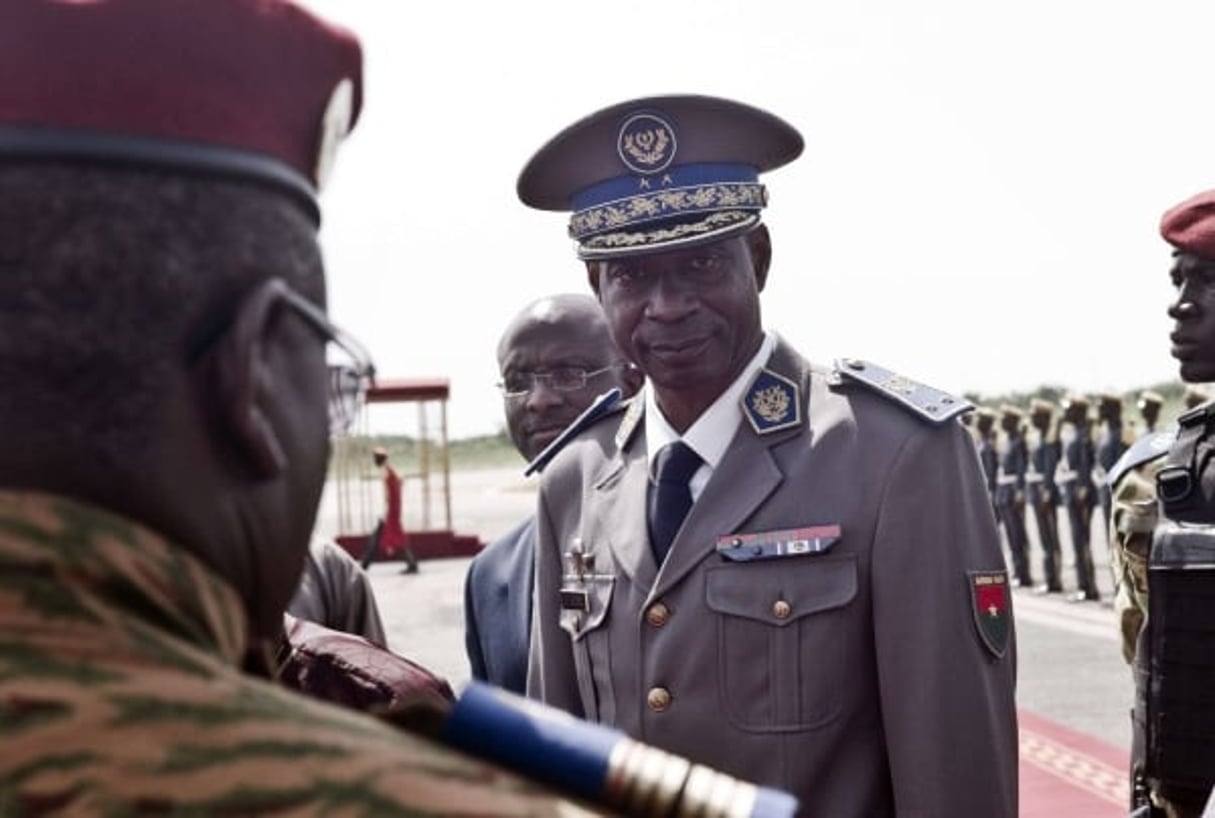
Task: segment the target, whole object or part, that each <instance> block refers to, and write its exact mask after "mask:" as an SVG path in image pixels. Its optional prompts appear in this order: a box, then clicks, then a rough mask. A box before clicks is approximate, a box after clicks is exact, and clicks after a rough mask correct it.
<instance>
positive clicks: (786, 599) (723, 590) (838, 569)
mask: <svg viewBox="0 0 1215 818" xmlns="http://www.w3.org/2000/svg"><path fill="white" fill-rule="evenodd" d="M856 572H857V569H856V557H855V556H852V555H844V556H839V557H815V558H814V559H807V560H796V561H794V560H774V561H771V562H752V563H736V564H731V565H719V566H715V567H713V568H710V569H709V570H708V572H707V576H706V589H705V603H706V604H707V605H708V607H709V608H710V609H712V610H714V611H716V612H718V613H721V614H727V615H729V616H738V617H743V618H745V619H754V620H756V621H759V622H764V623H767V624H769V625H776V626H778V627H779V626H784V625H788V624H789V623H791V622H795V621H797V620H798V619H800V618H801V617H803V616H809V615H810V614H814V613H819V612H821V611H826V610H831V609H832V608H839V607H841V606H843V605H846V604H848V603H849V602H851V601H852V599H853V598H854V597H855V596H856V588H857V579H856Z"/></svg>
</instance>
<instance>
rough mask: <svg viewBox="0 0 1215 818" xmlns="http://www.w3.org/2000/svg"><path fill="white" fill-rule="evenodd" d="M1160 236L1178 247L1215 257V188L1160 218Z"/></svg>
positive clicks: (1193, 197)
mask: <svg viewBox="0 0 1215 818" xmlns="http://www.w3.org/2000/svg"><path fill="white" fill-rule="evenodd" d="M1160 235H1161V236H1163V237H1164V240H1165V241H1167V242H1168V243H1169V244H1171V245H1173V246H1174V247H1176V248H1177V249H1178V250H1181V251H1183V252H1186V253H1190V254H1192V255H1195V256H1201V257H1202V258H1205V259H1211V260H1215V190H1208V191H1206V192H1204V193H1199V194H1198V195H1197V196H1192V197H1190V198H1189V199H1186V200H1185V201H1184V202H1182V203H1181V204H1179V205H1177V206H1176V207H1173V208H1171V209H1170V210H1168V211H1167V212H1166V213H1165V214H1164V216H1163V217H1161V219H1160Z"/></svg>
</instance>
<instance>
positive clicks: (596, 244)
mask: <svg viewBox="0 0 1215 818" xmlns="http://www.w3.org/2000/svg"><path fill="white" fill-rule="evenodd" d="M757 224H759V214H758V213H755V212H751V211H741V210H725V211H719V212H717V213H712V214H710V215H709V216H707V217H705V218H703V219H700V220H698V221H695V222H687V223H683V224H675V225H671V226H668V227H655V228H653V229H650V230H633V231H629V232H619V233H604V234H602V235H599V236H592V237H591V238H588V239H585V240H584V241H583V242H582V243H581V244H579V245H578V258H580V259H583V260H584V261H585V260H591V259H596V258H610V257H619V256H629V255H637V254H639V253H647V252H651V251H654V250H661V251H666V250H677V249H679V248H680V247H688V246H692V245H696V244H701V243H704V242H708V241H716V240H718V239H724V238H728V237H730V236H732V235H735V234H737V233H743V232H746V231H747V230H750V229H751V228H752V227H754V226H755V225H757Z"/></svg>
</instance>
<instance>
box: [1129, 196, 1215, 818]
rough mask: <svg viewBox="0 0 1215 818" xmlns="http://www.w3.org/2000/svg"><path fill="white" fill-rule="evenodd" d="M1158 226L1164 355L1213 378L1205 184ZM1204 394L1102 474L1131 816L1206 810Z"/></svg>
mask: <svg viewBox="0 0 1215 818" xmlns="http://www.w3.org/2000/svg"><path fill="white" fill-rule="evenodd" d="M1160 233H1161V236H1162V237H1163V238H1164V239H1165V241H1167V242H1168V243H1169V244H1170V245H1172V247H1173V264H1172V265H1171V269H1170V271H1169V274H1170V277H1171V279H1172V281H1173V284H1174V286H1175V287H1176V288H1177V295H1176V298H1175V299H1174V300H1173V302H1172V303H1171V304H1170V305H1169V307H1168V314H1169V317H1170V318H1171V319H1172V320H1173V327H1172V331H1171V333H1170V336H1169V338H1170V342H1171V352H1172V355H1173V357H1174V358H1176V359H1177V362H1178V365H1179V370H1180V375H1181V378H1182V380H1184V381H1186V382H1187V383H1189V384H1194V383H1196V382H1205V381H1210V380H1213V379H1215V310H1213V309H1212V304H1215V295H1213V293H1215V288H1213V286H1212V282H1213V281H1215V192H1207V193H1203V194H1199V195H1198V196H1195V197H1192V198H1191V199H1188V200H1186V201H1185V202H1182V203H1181V204H1179V205H1177V206H1176V207H1174V208H1171V209H1170V210H1169V211H1167V212H1166V213H1165V214H1164V216H1163V217H1162V219H1161V224H1160ZM1206 397H1207V396H1206V394H1205V393H1204V392H1203V391H1202V390H1201V389H1199V388H1198V387H1195V386H1192V385H1191V386H1190V387H1189V388H1187V390H1186V393H1185V396H1184V399H1183V400H1184V404H1185V407H1186V411H1185V412H1183V413H1182V415H1181V416H1180V418H1179V419H1178V420H1179V423H1178V424H1174V425H1173V426H1171V427H1170V428H1169V429H1167V430H1164V431H1160V432H1155V433H1149V434H1146V435H1143V436H1141V437H1140V438H1139V439H1138V440H1136V442H1135V443H1134V444H1133V445H1132V446H1131V447H1130V448H1129V449H1128V450H1127V451H1126V453H1125V454H1124V455H1123V457H1122V458H1121V459H1120V460H1119V461H1118V463H1117V464H1116V466H1115V468H1114V469H1113V470H1111V473H1110V475H1109V477H1108V480H1109V483H1110V485H1111V487H1112V491H1113V498H1114V509H1113V511H1114V513H1113V519H1112V520H1111V525H1110V554H1111V561H1112V563H1113V565H1114V568H1115V578H1116V581H1117V583H1118V594H1117V597H1116V599H1115V605H1116V607H1117V609H1118V611H1119V625H1120V628H1121V634H1122V652H1123V656H1124V657H1125V658H1126V659H1127V661H1128V662H1131V663H1132V666H1133V669H1134V674H1135V687H1136V697H1135V698H1136V701H1135V710H1134V718H1133V726H1134V730H1133V742H1132V753H1131V784H1132V795H1133V804H1132V806H1133V807H1135V808H1136V810H1135V812H1134V813H1133V814H1134V815H1136V816H1140V815H1149V814H1150V815H1153V816H1155V815H1162V816H1167V818H1197V816H1199V815H1200V814H1203V815H1206V814H1210V807H1209V806H1208V809H1207V810H1206V811H1204V809H1203V807H1204V804H1206V803H1207V800H1208V798H1209V796H1210V793H1211V790H1212V785H1213V784H1215V773H1213V772H1212V771H1213V770H1215V767H1213V766H1212V762H1213V760H1215V754H1213V753H1212V752H1211V748H1212V747H1213V746H1215V719H1213V718H1212V717H1211V714H1212V713H1215V710H1213V709H1212V705H1213V704H1215V699H1213V698H1212V696H1211V694H1210V690H1211V688H1210V682H1209V679H1210V678H1211V677H1210V673H1211V668H1212V667H1215V662H1213V661H1212V653H1211V648H1210V640H1209V638H1208V635H1209V633H1210V632H1211V631H1210V628H1211V625H1212V617H1211V616H1210V614H1209V611H1210V608H1209V605H1206V604H1205V602H1206V601H1209V599H1210V593H1211V587H1212V583H1211V576H1212V574H1211V572H1210V570H1209V568H1208V567H1207V566H1208V564H1209V556H1208V554H1209V542H1210V536H1211V535H1210V525H1211V524H1212V523H1215V519H1212V515H1211V511H1210V502H1209V498H1210V496H1211V494H1210V484H1211V481H1210V476H1209V471H1210V469H1209V467H1207V466H1206V460H1207V459H1208V458H1201V459H1199V458H1197V457H1194V455H1195V453H1196V452H1197V451H1198V450H1199V448H1200V447H1201V448H1202V449H1204V450H1207V449H1208V447H1209V445H1210V443H1209V439H1210V433H1209V430H1210V428H1211V426H1210V406H1209V404H1206ZM1204 404H1206V405H1204ZM1191 458H1193V459H1191ZM1196 463H1197V468H1195V464H1196ZM1178 476H1182V477H1184V478H1185V480H1184V482H1185V484H1186V487H1185V489H1184V490H1182V491H1177V490H1176V489H1177V485H1178V483H1177V481H1176V478H1177V477H1178ZM1178 521H1181V522H1183V523H1184V525H1178ZM1187 536H1191V537H1194V538H1195V539H1196V541H1198V542H1199V543H1200V544H1203V545H1205V549H1201V548H1200V549H1199V555H1200V559H1199V560H1198V561H1197V562H1191V561H1190V560H1191V558H1192V556H1193V555H1194V552H1191V551H1188V543H1187V542H1184V539H1185V537H1187ZM1194 569H1196V570H1194ZM1179 577H1184V584H1181V583H1179V582H1178V578H1179ZM1149 589H1150V591H1149ZM1194 592H1197V598H1198V599H1201V600H1202V601H1201V602H1196V598H1195V597H1194V596H1192V595H1191V594H1193V593H1194ZM1149 612H1150V618H1149ZM1162 614H1163V616H1162Z"/></svg>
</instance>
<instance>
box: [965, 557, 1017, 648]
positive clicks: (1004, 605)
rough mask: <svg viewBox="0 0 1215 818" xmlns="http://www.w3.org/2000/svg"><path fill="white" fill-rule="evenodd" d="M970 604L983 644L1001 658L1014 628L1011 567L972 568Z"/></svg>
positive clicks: (969, 576)
mask: <svg viewBox="0 0 1215 818" xmlns="http://www.w3.org/2000/svg"><path fill="white" fill-rule="evenodd" d="M968 578H969V581H970V603H971V604H970V608H971V613H972V614H973V616H974V620H975V630H976V631H977V632H978V634H979V641H980V642H982V643H983V647H985V648H987V650H988V651H990V652H991V655H992V656H994V657H996V658H997V659H999V658H1001V657H1002V656H1003V655H1004V651H1005V650H1007V649H1008V634H1009V632H1010V631H1011V630H1012V627H1011V625H1012V622H1011V619H1012V610H1011V608H1012V605H1011V604H1010V600H1009V596H1008V572H1007V571H971V572H969V574H968Z"/></svg>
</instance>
